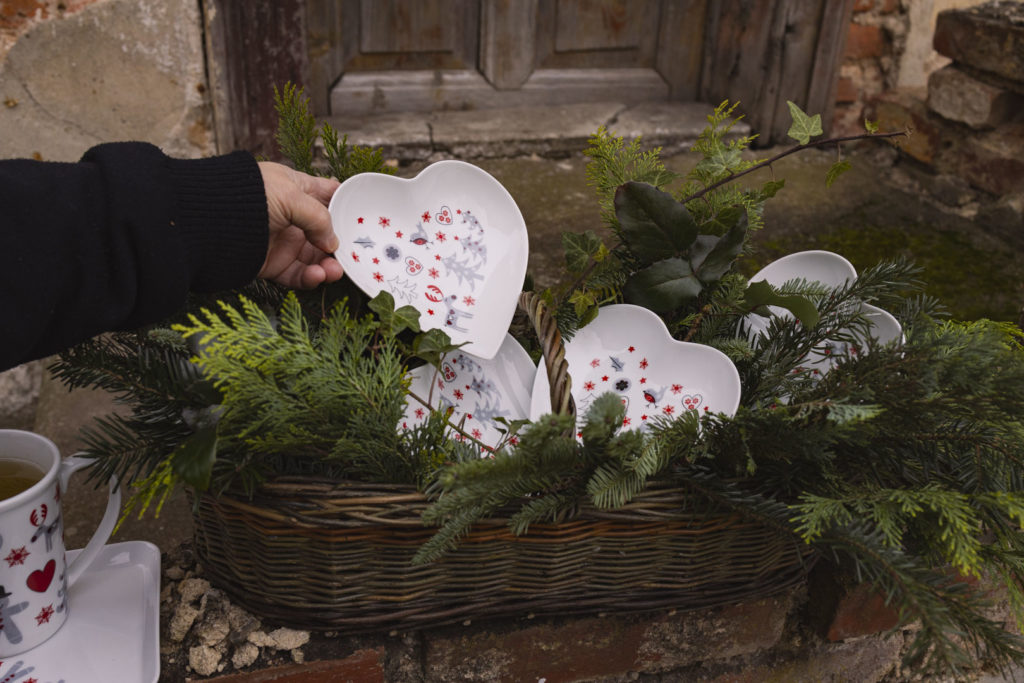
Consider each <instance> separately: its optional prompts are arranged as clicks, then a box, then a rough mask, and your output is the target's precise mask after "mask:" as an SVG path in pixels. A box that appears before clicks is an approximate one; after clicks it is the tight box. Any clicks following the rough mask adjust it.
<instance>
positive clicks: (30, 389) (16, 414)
mask: <svg viewBox="0 0 1024 683" xmlns="http://www.w3.org/2000/svg"><path fill="white" fill-rule="evenodd" d="M42 378H43V367H42V363H40V362H38V361H36V362H32V363H25V364H23V365H19V366H17V367H14V368H11V369H10V370H7V371H5V372H0V429H28V430H31V429H32V424H33V423H34V422H35V418H36V404H37V403H38V401H39V387H40V384H41V383H42Z"/></svg>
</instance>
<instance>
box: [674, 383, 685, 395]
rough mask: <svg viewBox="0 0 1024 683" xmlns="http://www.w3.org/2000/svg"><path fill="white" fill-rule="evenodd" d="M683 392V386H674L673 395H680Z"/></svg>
mask: <svg viewBox="0 0 1024 683" xmlns="http://www.w3.org/2000/svg"><path fill="white" fill-rule="evenodd" d="M682 390H683V385H682V384H673V385H672V393H673V394H678V393H679V392H680V391H682Z"/></svg>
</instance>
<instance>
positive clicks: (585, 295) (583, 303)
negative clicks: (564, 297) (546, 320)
mask: <svg viewBox="0 0 1024 683" xmlns="http://www.w3.org/2000/svg"><path fill="white" fill-rule="evenodd" d="M569 303H571V304H572V305H573V310H574V311H575V312H576V317H580V316H582V315H583V313H584V312H585V311H586V310H587V309H588V308H590V307H591V306H596V305H597V299H596V298H595V297H594V293H593V292H585V291H582V290H577V291H575V292H573V293H572V295H570V296H569Z"/></svg>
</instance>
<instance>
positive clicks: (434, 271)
mask: <svg viewBox="0 0 1024 683" xmlns="http://www.w3.org/2000/svg"><path fill="white" fill-rule="evenodd" d="M427 275H429V276H430V277H432V278H434V279H435V280H436V279H437V278H439V277H441V273H440V272H439V271H438V270H437V268H431V269H430V270H428V271H427Z"/></svg>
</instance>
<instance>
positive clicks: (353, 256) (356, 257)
mask: <svg viewBox="0 0 1024 683" xmlns="http://www.w3.org/2000/svg"><path fill="white" fill-rule="evenodd" d="M352 260H353V261H355V262H356V263H358V262H359V254H357V253H356V252H354V251H353V252H352Z"/></svg>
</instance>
